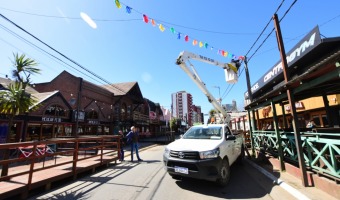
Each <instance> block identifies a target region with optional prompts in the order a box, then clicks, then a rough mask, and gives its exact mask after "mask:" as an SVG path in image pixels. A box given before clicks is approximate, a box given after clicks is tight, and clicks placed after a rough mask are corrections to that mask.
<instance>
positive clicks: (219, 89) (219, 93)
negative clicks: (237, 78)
mask: <svg viewBox="0 0 340 200" xmlns="http://www.w3.org/2000/svg"><path fill="white" fill-rule="evenodd" d="M214 88H218V102H219V103H220V105H221V103H222V99H221V88H220V86H214Z"/></svg>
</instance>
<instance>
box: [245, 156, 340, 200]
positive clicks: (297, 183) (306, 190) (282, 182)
mask: <svg viewBox="0 0 340 200" xmlns="http://www.w3.org/2000/svg"><path fill="white" fill-rule="evenodd" d="M245 162H246V163H248V164H250V165H251V166H253V167H254V168H256V169H257V170H259V171H260V172H261V173H262V174H264V175H265V176H267V177H268V178H269V179H271V180H272V181H273V184H276V185H278V186H280V187H282V188H283V189H284V190H286V191H287V192H288V193H290V194H291V195H292V196H294V197H296V199H302V200H323V199H327V200H337V199H340V197H334V196H331V195H330V194H328V193H326V192H324V191H322V190H320V189H318V188H316V187H304V186H303V185H302V180H301V179H299V178H297V177H295V176H293V175H291V174H289V173H287V172H280V170H279V169H276V168H275V166H274V167H273V166H268V164H265V163H259V162H256V161H254V160H250V159H245Z"/></svg>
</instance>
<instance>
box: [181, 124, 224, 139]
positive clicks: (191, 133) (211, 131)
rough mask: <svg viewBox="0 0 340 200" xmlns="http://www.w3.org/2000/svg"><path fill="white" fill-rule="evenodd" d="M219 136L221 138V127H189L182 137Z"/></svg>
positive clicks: (206, 137) (213, 137) (214, 137)
mask: <svg viewBox="0 0 340 200" xmlns="http://www.w3.org/2000/svg"><path fill="white" fill-rule="evenodd" d="M221 138H222V128H221V127H191V128H190V129H189V130H188V131H187V132H186V133H185V134H184V135H183V139H206V140H220V139H221Z"/></svg>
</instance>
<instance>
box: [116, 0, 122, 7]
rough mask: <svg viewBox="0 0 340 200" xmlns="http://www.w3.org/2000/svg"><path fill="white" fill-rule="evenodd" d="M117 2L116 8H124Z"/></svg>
mask: <svg viewBox="0 0 340 200" xmlns="http://www.w3.org/2000/svg"><path fill="white" fill-rule="evenodd" d="M115 2H116V6H117V8H121V7H122V5H120V2H119V0H115Z"/></svg>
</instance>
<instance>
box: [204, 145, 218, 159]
mask: <svg viewBox="0 0 340 200" xmlns="http://www.w3.org/2000/svg"><path fill="white" fill-rule="evenodd" d="M219 155H220V149H219V148H217V149H214V150H210V151H202V152H200V158H201V159H208V158H217V157H218V156H219Z"/></svg>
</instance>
